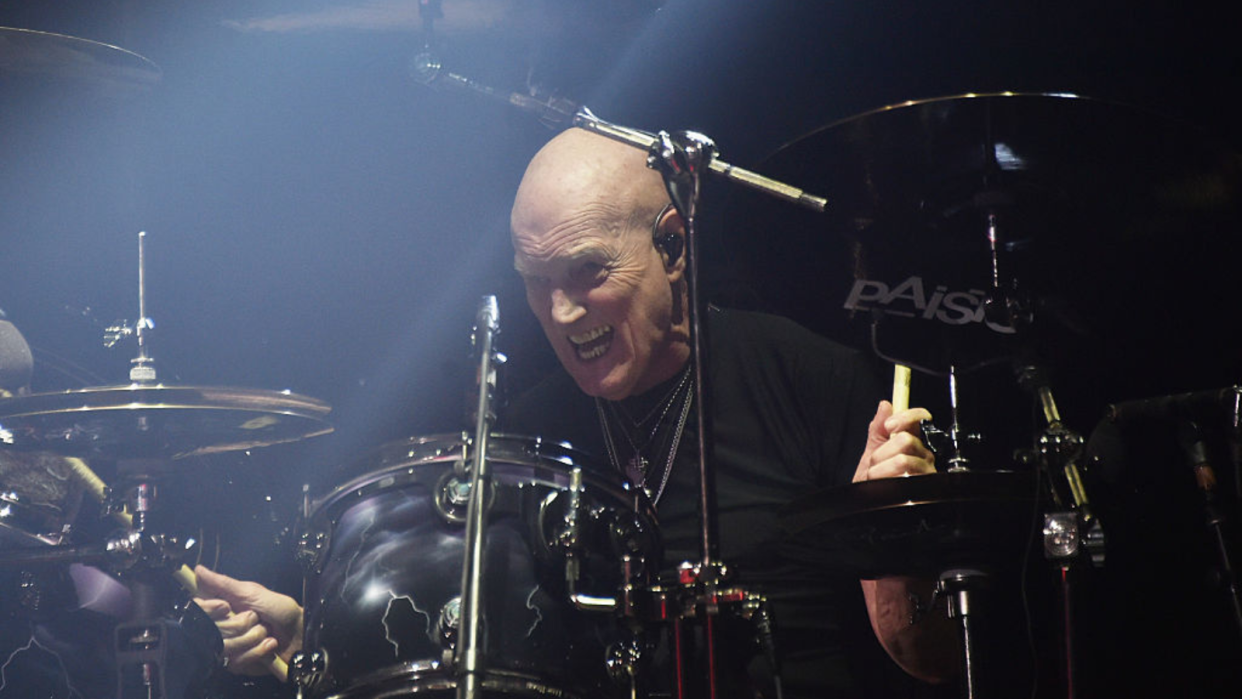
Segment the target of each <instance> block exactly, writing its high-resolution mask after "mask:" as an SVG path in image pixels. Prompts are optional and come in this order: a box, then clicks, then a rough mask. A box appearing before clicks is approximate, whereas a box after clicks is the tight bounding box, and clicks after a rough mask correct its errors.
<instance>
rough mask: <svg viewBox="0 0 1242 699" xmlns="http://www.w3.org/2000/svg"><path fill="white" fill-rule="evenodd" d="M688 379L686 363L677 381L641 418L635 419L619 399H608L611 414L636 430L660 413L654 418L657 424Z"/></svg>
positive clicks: (688, 369)
mask: <svg viewBox="0 0 1242 699" xmlns="http://www.w3.org/2000/svg"><path fill="white" fill-rule="evenodd" d="M689 380H690V367H689V365H687V366H686V368H684V369H682V370H681V379H679V380H678V381H677V383H676V384H674V385H673V387H672V388H670V389H669V391H668V393H666V394H664V397H663V398H661V399H660V400H659V401H657V402H656V404H655V405H653V406H651V410H650V411H648V413H647V414H646V415H644V416H643V418H642V419H641V420H635V419H634V418H633V417H631V416H630V411H629V410H626V408H625V405H623V404H622V403H621V401H616V402H612V401H609V403H608V408H609V409H610V410H611V411H612V414H613V416H614V417H616V418H617V422H618V423H621V418H625V422H626V423H628V424H629V425H630V427H631V428H633V429H634V430H635V431H637V430H638V429H639V428H640V427H642V426H643V425H645V424H647V423H648V422H650V421H651V418H652V417H654V416H655V414H656V413H657V412H658V413H660V418H659V419H658V420H656V422H655V424H656V425H659V424H660V423H661V422H663V421H664V417H665V416H666V415H668V409H669V407H671V406H672V405H673V402H674V400H673V399H674V398H675V397H676V396H677V394H678V393H680V392H681V390H682V389H683V388H685V387H686V382H687V381H689Z"/></svg>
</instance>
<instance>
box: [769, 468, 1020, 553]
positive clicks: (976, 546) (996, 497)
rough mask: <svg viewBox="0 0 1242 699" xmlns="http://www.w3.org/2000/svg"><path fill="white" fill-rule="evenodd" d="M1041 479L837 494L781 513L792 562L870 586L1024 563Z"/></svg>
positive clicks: (861, 487) (943, 478)
mask: <svg viewBox="0 0 1242 699" xmlns="http://www.w3.org/2000/svg"><path fill="white" fill-rule="evenodd" d="M1035 496H1036V480H1035V474H1034V473H1030V472H1025V473H1020V472H1012V471H962V472H945V473H933V474H927V475H923V476H911V477H909V478H884V479H880V480H874V481H865V482H863V483H854V484H852V485H848V486H845V487H842V488H830V489H827V490H823V491H820V492H817V493H812V494H810V495H807V496H805V497H803V498H800V499H799V500H796V501H794V502H793V503H791V504H790V505H789V506H788V507H786V508H785V510H784V511H783V512H782V516H781V526H782V528H783V529H784V530H785V532H786V533H787V534H788V537H789V539H788V544H787V545H788V546H790V547H791V554H792V555H795V556H798V557H800V558H804V559H806V560H809V561H811V562H814V563H818V564H820V565H823V566H824V567H825V568H828V569H832V570H836V571H839V572H846V573H849V574H851V575H857V576H860V577H865V578H874V577H882V576H886V575H933V576H934V575H936V574H938V573H941V572H944V571H945V570H949V569H951V568H954V567H962V566H965V567H972V566H993V565H1003V564H1005V563H1013V562H1017V561H1020V560H1021V558H1022V555H1023V554H1022V550H1023V547H1024V546H1025V545H1026V540H1027V535H1029V533H1030V528H1031V521H1032V516H1033V512H1034V498H1035Z"/></svg>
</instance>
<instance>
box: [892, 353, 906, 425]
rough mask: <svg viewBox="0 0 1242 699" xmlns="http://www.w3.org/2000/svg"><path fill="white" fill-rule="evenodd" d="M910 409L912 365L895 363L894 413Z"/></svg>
mask: <svg viewBox="0 0 1242 699" xmlns="http://www.w3.org/2000/svg"><path fill="white" fill-rule="evenodd" d="M909 409H910V367H908V366H906V365H904V364H894V365H893V414H894V415H896V414H897V413H900V412H902V411H903V410H909Z"/></svg>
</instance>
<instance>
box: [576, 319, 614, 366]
mask: <svg viewBox="0 0 1242 699" xmlns="http://www.w3.org/2000/svg"><path fill="white" fill-rule="evenodd" d="M569 344H571V345H573V347H574V352H575V353H577V355H578V359H582V360H588V359H595V358H596V357H599V356H601V355H602V354H604V353H605V352H607V351H608V348H609V347H610V346H612V326H611V325H601V326H598V327H596V328H592V329H590V330H588V331H586V332H584V333H581V334H578V335H570V336H569Z"/></svg>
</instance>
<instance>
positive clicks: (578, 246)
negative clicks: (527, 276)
mask: <svg viewBox="0 0 1242 699" xmlns="http://www.w3.org/2000/svg"><path fill="white" fill-rule="evenodd" d="M637 239H638V236H636V235H634V230H633V228H632V226H630V225H629V223H628V220H627V218H626V216H625V212H622V211H619V210H616V209H615V207H611V206H584V207H579V208H578V210H576V211H572V212H567V213H566V215H564V216H559V217H553V218H548V219H543V220H538V219H532V220H525V221H521V222H519V221H518V220H517V219H516V218H515V225H514V227H513V236H512V240H513V252H514V267H515V268H516V269H517V270H518V271H519V272H523V271H535V270H540V271H547V270H550V269H553V268H556V267H561V266H568V265H572V264H574V263H579V262H584V261H590V262H600V263H604V262H608V261H611V260H615V259H616V258H618V257H621V256H623V255H625V254H626V251H628V250H629V249H630V248H633V247H634V246H635V245H637V244H638V240H637Z"/></svg>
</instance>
